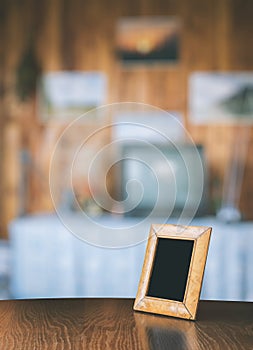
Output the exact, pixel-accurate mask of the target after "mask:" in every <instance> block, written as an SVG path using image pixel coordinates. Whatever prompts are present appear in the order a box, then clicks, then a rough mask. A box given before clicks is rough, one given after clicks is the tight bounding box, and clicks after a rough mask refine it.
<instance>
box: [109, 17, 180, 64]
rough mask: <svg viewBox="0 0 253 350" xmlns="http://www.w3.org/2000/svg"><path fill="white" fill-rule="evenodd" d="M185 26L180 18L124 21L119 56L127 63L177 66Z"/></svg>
mask: <svg viewBox="0 0 253 350" xmlns="http://www.w3.org/2000/svg"><path fill="white" fill-rule="evenodd" d="M180 29H181V23H180V21H179V19H178V18H176V17H163V16H154V17H122V18H121V19H120V20H119V21H118V23H117V28H116V52H117V56H118V58H119V59H120V61H121V62H123V63H127V64H130V63H142V64H146V63H149V64H150V63H177V62H178V61H179V46H180Z"/></svg>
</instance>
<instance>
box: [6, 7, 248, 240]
mask: <svg viewBox="0 0 253 350" xmlns="http://www.w3.org/2000/svg"><path fill="white" fill-rule="evenodd" d="M252 9H253V3H252V1H250V0H245V1H243V2H241V1H240V0H212V1H203V0H192V1H188V0H177V1H176V0H168V1H164V0H156V1H153V0H137V1H123V0H108V1H102V0H87V1H83V0H73V1H68V0H44V1H42V2H38V1H36V0H23V1H22V2H21V1H19V0H12V1H7V0H2V1H1V6H0V33H1V38H0V39H1V43H0V64H1V67H0V73H1V76H0V83H1V84H0V92H1V91H2V92H1V96H0V103H1V112H0V126H1V130H0V138H1V139H0V146H1V152H0V157H1V159H0V160H1V162H0V164H2V166H1V173H2V174H3V177H4V178H8V176H9V172H10V171H11V170H10V169H11V167H12V166H13V161H12V163H11V162H10V164H12V165H10V164H8V162H7V163H5V165H3V159H4V157H5V155H4V154H5V152H7V153H8V154H10V152H12V153H13V154H12V155H11V156H10V157H11V159H12V160H13V159H18V152H19V151H20V149H22V148H23V149H24V148H27V149H29V150H30V151H31V154H32V155H33V158H34V159H33V161H34V162H39V156H38V154H40V152H42V151H41V150H40V147H41V145H42V144H43V137H44V136H43V135H45V134H46V133H47V131H46V129H45V127H43V126H41V125H40V124H39V123H38V121H37V118H36V109H35V108H34V100H33V99H31V100H30V101H28V102H26V104H21V103H20V102H18V101H17V99H16V97H15V94H14V82H15V68H16V66H17V63H18V62H19V60H20V58H21V56H22V54H23V52H24V50H25V48H26V46H27V44H28V41H29V38H33V39H34V42H35V44H36V52H37V55H38V59H39V62H40V63H41V65H42V68H43V70H44V71H53V70H61V69H77V70H96V69H99V70H103V71H104V72H105V73H106V74H107V75H108V78H109V92H108V102H120V101H136V102H144V103H148V104H152V105H155V106H157V107H160V108H163V109H171V110H179V111H182V112H184V114H185V123H186V126H187V128H188V130H189V131H190V133H191V134H192V137H193V138H194V140H195V141H196V142H200V143H203V144H204V145H205V147H206V154H207V159H208V166H209V170H210V190H211V193H213V194H214V197H215V198H216V197H217V198H216V199H217V200H219V199H220V198H218V197H219V196H220V191H221V187H222V180H223V177H224V173H225V169H226V165H227V164H228V161H229V158H230V156H231V155H230V144H231V142H232V141H233V127H225V126H201V127H200V126H192V125H190V123H189V121H188V118H187V105H188V95H187V90H188V76H189V74H190V73H191V72H193V71H196V70H215V71H220V70H222V71H229V70H252V69H253V48H252V45H251V33H252V29H253V22H252V16H251V13H252ZM133 15H176V16H179V17H180V18H181V20H182V44H181V56H182V57H181V61H180V63H179V64H177V65H171V66H169V65H168V66H160V67H154V68H147V67H144V66H140V67H139V68H129V67H128V68H127V67H123V66H122V65H121V64H120V63H119V62H117V60H116V57H115V53H114V45H115V25H116V21H117V19H118V18H119V17H120V16H133ZM3 91H4V92H3ZM13 123H14V124H15V128H16V129H15V130H16V131H15V132H16V133H17V135H19V136H17V137H18V139H19V141H17V142H16V141H15V142H14V141H13V138H15V137H16V136H15V137H14V136H13V135H14V134H12V136H11V140H7V139H8V138H9V136H8V135H9V131H7V130H10V128H9V127H10V125H11V128H13V127H14V126H13V125H14V124H13ZM11 130H12V129H11ZM13 130H14V129H13ZM6 138H7V139H6ZM12 142H13V146H12ZM7 149H8V151H7ZM252 151H253V141H252V140H251V143H250V150H249V155H248V159H247V166H246V172H245V181H244V184H243V193H242V199H241V208H242V209H243V210H244V213H245V214H246V217H247V218H253V201H252V200H251V198H252V195H250V194H252V191H253V180H252V168H253V160H252V157H250V155H251V154H252ZM7 153H6V154H7ZM5 159H6V157H5ZM31 171H32V174H31V183H30V187H31V188H30V195H29V206H28V207H29V210H30V211H39V210H43V208H45V207H47V206H48V202H47V200H46V198H45V196H44V193H45V179H43V180H42V179H41V178H40V177H41V176H40V175H38V171H37V170H31ZM43 176H44V175H43ZM43 176H42V177H43ZM45 176H46V175H45ZM42 182H43V183H44V184H43V185H42ZM5 183H6V182H5V180H1V183H0V188H1V193H2V194H3V193H7V197H8V196H9V195H10V191H11V190H10V189H9V190H8V191H7V192H5V185H4V184H5ZM13 186H14V185H13ZM217 188H218V190H217ZM12 190H13V191H14V192H13V195H11V198H12V200H11V201H12V208H15V207H16V208H17V207H18V201H19V198H18V194H17V192H15V191H16V186H14V187H13V189H12ZM13 198H16V202H17V203H16V204H14V202H13V201H15V200H14V199H13ZM43 198H44V199H43ZM216 199H215V200H216ZM45 203H47V204H45ZM0 208H1V210H0V211H1V214H0V222H1V223H4V224H2V226H1V227H2V228H1V232H0V235H3V234H4V230H3V227H4V226H6V222H7V221H8V220H9V219H10V218H11V217H13V216H15V213H14V211H15V210H14V209H8V208H9V205H8V198H6V196H4V195H3V196H2V197H1V200H0ZM3 208H6V209H3Z"/></svg>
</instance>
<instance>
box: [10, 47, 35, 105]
mask: <svg viewBox="0 0 253 350" xmlns="http://www.w3.org/2000/svg"><path fill="white" fill-rule="evenodd" d="M40 74H41V66H40V64H39V62H38V60H37V57H36V54H35V50H34V45H33V44H32V42H30V43H29V45H28V47H27V49H26V50H25V51H24V54H23V56H21V59H20V62H19V64H18V66H17V70H16V93H17V96H18V98H19V99H20V100H21V101H25V100H27V99H28V98H30V97H32V96H33V95H34V94H35V91H36V84H37V79H38V78H39V76H40Z"/></svg>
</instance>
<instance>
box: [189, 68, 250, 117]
mask: <svg viewBox="0 0 253 350" xmlns="http://www.w3.org/2000/svg"><path fill="white" fill-rule="evenodd" d="M189 117H190V121H191V122H192V123H193V124H209V123H217V124H219V123H246V124H252V123H253V72H230V73H211V72H196V73H193V74H192V75H191V77H190V81H189Z"/></svg>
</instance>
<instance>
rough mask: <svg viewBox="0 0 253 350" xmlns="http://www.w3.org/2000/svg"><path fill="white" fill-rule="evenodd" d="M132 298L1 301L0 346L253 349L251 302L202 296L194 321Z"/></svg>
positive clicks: (30, 347) (35, 347) (18, 347)
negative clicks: (146, 309) (137, 305)
mask: <svg viewBox="0 0 253 350" xmlns="http://www.w3.org/2000/svg"><path fill="white" fill-rule="evenodd" d="M133 302H134V300H132V299H47V300H42V299H40V300H10V301H0V315H1V316H0V349H1V350H5V349H6V350H12V349H15V350H18V349H22V350H29V349H36V350H37V349H50V350H54V349H55V350H58V349H64V350H65V349H88V350H89V349H128V350H132V349H145V350H148V349H150V350H153V349H154V350H163V349H172V350H177V349H180V350H181V349H194V350H198V349H199V350H201V349H205V350H208V349H220V350H223V349H224V350H225V349H235V350H239V349H251V350H252V349H253V303H241V302H218V301H217V302H216V301H201V302H200V303H199V310H198V314H197V321H195V322H194V321H187V320H181V319H176V318H171V317H165V316H158V315H152V314H145V313H141V312H135V311H133Z"/></svg>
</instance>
